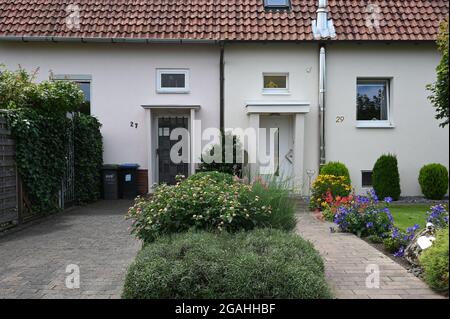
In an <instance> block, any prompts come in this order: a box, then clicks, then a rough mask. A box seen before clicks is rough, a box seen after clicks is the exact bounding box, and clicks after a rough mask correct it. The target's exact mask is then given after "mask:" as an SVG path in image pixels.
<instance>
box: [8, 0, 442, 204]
mask: <svg viewBox="0 0 450 319" xmlns="http://www.w3.org/2000/svg"><path fill="white" fill-rule="evenodd" d="M32 1H35V2H36V3H38V2H39V3H40V0H32ZM169 2H170V1H168V2H167V4H166V6H165V7H161V6H158V4H157V3H153V2H152V1H149V2H148V3H147V4H146V5H144V6H140V8H139V10H137V8H136V6H135V5H133V4H129V5H127V6H123V5H119V4H117V5H116V4H114V2H113V3H111V4H108V5H106V6H107V7H108V10H100V9H99V6H95V5H94V4H85V3H84V4H82V5H80V8H79V11H78V12H75V13H76V14H78V15H77V17H78V19H75V20H71V17H73V16H72V15H69V16H67V14H66V15H65V13H64V12H65V6H63V5H61V4H60V5H59V6H57V7H52V6H47V7H46V6H45V5H42V6H39V12H36V15H39V16H49V17H52V16H55V17H56V16H57V17H61V19H59V18H58V19H56V18H55V19H53V20H52V19H50V18H49V20H48V21H47V22H45V23H41V24H40V25H37V24H36V22H35V20H33V19H32V18H30V17H28V16H21V14H22V13H21V12H22V11H21V5H22V2H20V1H19V2H17V3H16V4H14V3H11V2H10V1H7V0H0V64H4V65H5V66H6V67H7V68H8V69H17V68H18V67H19V65H20V66H21V67H23V68H25V69H27V70H28V71H33V70H35V69H37V68H39V73H38V78H37V80H44V79H48V78H49V77H51V78H52V79H54V80H71V81H75V82H78V83H80V87H81V88H82V89H83V90H84V91H85V93H86V96H87V97H88V98H89V100H90V105H91V108H90V113H91V114H92V115H94V116H96V117H97V118H98V119H99V120H100V122H101V123H102V135H103V139H104V162H105V163H118V164H120V163H130V162H131V163H137V164H139V166H140V167H139V177H138V179H139V189H140V192H141V193H146V192H151V191H152V188H151V186H152V185H153V184H155V183H161V182H168V183H172V182H174V177H175V175H177V174H187V175H190V174H192V173H194V172H195V169H196V165H197V163H196V162H197V161H198V155H199V153H198V150H201V149H202V148H203V147H204V146H205V145H206V144H207V142H208V141H206V140H203V141H201V140H199V139H198V138H197V137H198V136H196V134H195V133H196V130H199V129H200V127H201V128H202V129H207V128H217V129H219V128H220V129H225V130H228V129H229V130H236V129H242V130H246V129H256V130H258V129H261V128H263V129H267V131H262V130H259V131H258V133H257V134H256V139H255V140H254V141H250V142H248V141H246V140H243V141H242V142H243V143H244V146H245V148H246V149H247V151H248V152H249V153H252V152H254V153H258V152H261V150H263V149H264V150H265V151H266V149H267V146H269V147H271V151H272V152H271V153H270V154H269V155H270V156H271V161H270V163H271V164H270V165H271V168H272V173H273V172H275V174H276V175H277V176H279V177H280V178H286V179H290V180H292V187H293V189H295V191H296V192H298V193H300V194H302V195H306V194H307V193H308V184H309V182H310V178H311V177H314V176H317V173H318V171H319V167H320V165H322V164H324V163H326V162H328V161H340V162H342V163H344V164H345V165H346V166H347V167H348V168H349V170H350V174H351V178H352V181H353V186H354V188H355V190H356V192H357V193H363V192H365V191H366V189H367V188H369V187H370V186H371V185H370V179H371V178H370V174H371V169H372V167H373V165H374V163H375V161H376V159H377V158H378V157H379V156H381V155H382V154H384V153H394V154H396V155H397V157H398V160H399V170H400V177H401V188H402V195H403V196H418V195H421V194H420V187H419V185H418V181H417V176H418V173H419V169H420V167H421V166H423V165H424V164H428V163H432V162H437V163H441V164H443V165H445V166H446V167H448V166H449V146H448V145H449V132H448V129H442V128H439V126H438V124H439V123H438V121H437V120H435V119H434V109H433V107H432V106H431V104H430V102H429V100H428V99H427V96H428V95H429V92H428V91H427V90H426V89H425V87H426V85H427V84H429V83H432V82H433V81H434V80H435V77H436V74H435V67H436V66H437V64H438V63H439V60H440V55H439V53H438V51H437V49H436V45H435V39H436V37H437V33H438V26H439V22H440V21H441V20H442V19H443V18H445V17H446V16H448V3H447V2H445V1H435V2H433V3H429V2H427V1H417V2H407V3H405V4H404V6H403V7H399V8H396V10H397V11H396V12H397V13H396V14H391V12H392V8H391V7H392V6H393V5H394V4H392V3H387V2H386V1H371V5H370V6H369V5H368V4H365V3H361V4H357V5H352V4H350V3H346V2H345V3H339V2H336V1H330V3H327V1H323V0H317V1H312V0H308V1H306V0H277V1H272V0H260V1H259V0H258V1H257V0H246V1H242V3H235V2H234V1H225V0H220V1H219V3H212V2H211V1H207V0H195V1H192V3H191V4H190V7H189V8H190V9H189V10H187V9H186V10H184V11H183V10H182V8H181V7H180V6H179V5H177V4H176V3H169ZM40 4H41V3H40ZM100 7H101V6H100ZM411 10H412V11H413V12H416V14H415V15H409V14H407V13H408V12H411ZM12 13H14V17H15V18H13V19H12V18H10V16H12V15H13V14H12ZM72 13H74V12H72ZM111 17H116V19H117V21H116V23H110V22H108V21H110V20H111V21H112V20H114V19H108V18H111ZM100 18H102V19H100ZM24 19H25V20H24ZM24 21H25V23H24ZM19 22H20V23H19ZM69 22H70V23H69ZM71 23H75V26H73V25H72V24H71ZM77 23H78V24H77ZM23 25H25V27H23ZM45 26H47V27H45ZM364 99H365V100H364ZM375 100H376V101H375ZM374 103H375V104H376V103H377V104H376V107H373V105H374ZM176 128H185V129H187V131H188V132H189V133H190V134H189V136H188V137H187V138H188V140H189V144H188V150H187V157H186V160H185V161H183V162H182V163H178V164H176V163H173V162H172V161H171V160H170V156H169V153H170V149H171V147H172V146H173V144H174V143H176V139H175V140H171V139H170V135H171V133H172V132H173V131H174V130H175V129H176ZM270 129H276V130H275V131H273V135H272V137H273V143H272V144H273V145H272V146H270V145H263V143H266V141H265V139H264V138H263V137H267V136H269V137H270V136H271V135H270ZM262 134H266V135H264V136H263V135H262ZM267 134H268V135H267ZM266 155H267V154H266ZM265 165H266V164H262V163H258V162H256V163H251V165H249V167H250V176H251V177H254V176H255V175H256V174H264V173H266V172H267V167H265Z"/></svg>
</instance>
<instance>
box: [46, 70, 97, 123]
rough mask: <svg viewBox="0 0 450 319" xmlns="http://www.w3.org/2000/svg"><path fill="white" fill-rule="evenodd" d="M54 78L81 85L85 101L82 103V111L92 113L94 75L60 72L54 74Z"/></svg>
mask: <svg viewBox="0 0 450 319" xmlns="http://www.w3.org/2000/svg"><path fill="white" fill-rule="evenodd" d="M53 80H56V81H72V82H75V83H76V84H77V85H78V86H79V87H80V89H81V91H83V94H84V102H83V104H82V105H81V109H80V112H81V113H83V114H87V115H91V82H92V77H91V76H90V75H72V74H58V75H55V76H53Z"/></svg>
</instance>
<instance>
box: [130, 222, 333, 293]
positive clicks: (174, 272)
mask: <svg viewBox="0 0 450 319" xmlns="http://www.w3.org/2000/svg"><path fill="white" fill-rule="evenodd" d="M122 297H123V298H128V299H131V298H133V299H150V298H174V299H178V298H251V299H253V298H295V299H297V298H298V299H313V298H330V297H331V293H330V290H329V288H328V286H327V283H326V281H325V278H324V266H323V262H322V259H321V258H320V256H319V254H318V253H317V252H316V251H315V250H314V248H313V246H312V244H310V243H309V242H306V241H304V240H303V239H301V238H300V237H299V236H297V235H294V234H289V233H285V232H282V231H277V230H269V229H264V230H262V229H257V230H254V231H251V232H248V233H237V234H234V235H232V234H227V233H222V234H220V235H218V234H212V233H206V232H202V233H195V232H188V233H183V234H177V235H174V236H172V237H163V238H160V239H159V240H157V241H156V242H154V243H152V244H149V245H147V246H145V247H144V248H143V250H142V251H141V252H140V253H139V254H138V256H137V258H136V261H135V262H134V263H133V264H132V265H131V266H130V267H129V269H128V273H127V276H126V280H125V286H124V291H123V296H122Z"/></svg>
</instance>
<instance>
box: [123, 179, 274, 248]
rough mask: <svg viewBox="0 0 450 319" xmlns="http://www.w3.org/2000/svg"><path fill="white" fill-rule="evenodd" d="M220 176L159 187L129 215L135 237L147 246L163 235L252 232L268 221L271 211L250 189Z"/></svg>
mask: <svg viewBox="0 0 450 319" xmlns="http://www.w3.org/2000/svg"><path fill="white" fill-rule="evenodd" d="M230 176H231V175H228V174H224V173H218V172H205V173H198V174H195V175H193V176H192V177H190V178H187V179H179V181H178V183H177V184H176V185H174V186H168V185H160V186H158V187H157V189H156V190H155V193H154V194H153V196H152V197H151V198H149V199H145V198H142V197H138V198H137V199H136V201H135V204H134V206H132V207H131V208H130V209H129V211H128V214H127V217H128V218H129V219H132V221H133V222H132V227H131V229H132V233H133V234H135V235H136V236H137V237H138V238H140V239H142V240H144V241H145V242H152V241H154V240H155V239H156V238H157V237H159V236H160V235H164V234H172V233H179V232H183V231H187V230H189V229H201V230H212V231H218V232H221V231H229V232H234V231H238V230H249V229H252V228H254V227H255V226H264V225H266V224H267V223H268V221H269V216H270V214H271V207H270V206H269V205H267V204H265V203H264V201H262V200H261V198H260V197H259V196H258V195H257V194H256V193H255V192H253V191H252V186H251V185H246V184H243V183H240V182H238V181H236V180H233V179H232V178H230Z"/></svg>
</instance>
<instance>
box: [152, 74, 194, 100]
mask: <svg viewBox="0 0 450 319" xmlns="http://www.w3.org/2000/svg"><path fill="white" fill-rule="evenodd" d="M189 73H190V72H189V69H172V68H165V69H159V68H158V69H156V92H157V93H163V94H164V93H165V94H186V93H189V92H190V84H189V82H190V74H189ZM163 74H184V87H181V88H176V87H169V88H165V87H161V82H162V81H161V77H162V75H163Z"/></svg>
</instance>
